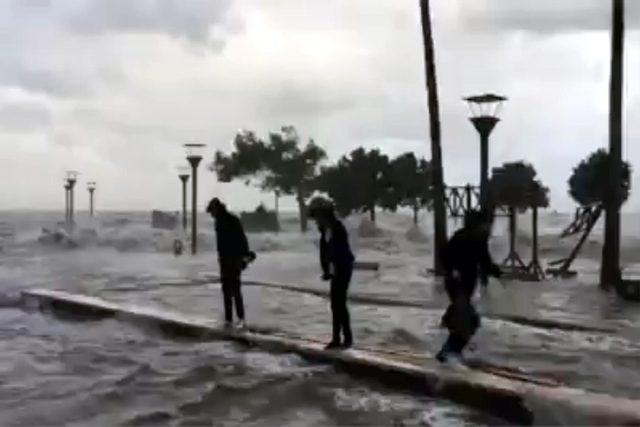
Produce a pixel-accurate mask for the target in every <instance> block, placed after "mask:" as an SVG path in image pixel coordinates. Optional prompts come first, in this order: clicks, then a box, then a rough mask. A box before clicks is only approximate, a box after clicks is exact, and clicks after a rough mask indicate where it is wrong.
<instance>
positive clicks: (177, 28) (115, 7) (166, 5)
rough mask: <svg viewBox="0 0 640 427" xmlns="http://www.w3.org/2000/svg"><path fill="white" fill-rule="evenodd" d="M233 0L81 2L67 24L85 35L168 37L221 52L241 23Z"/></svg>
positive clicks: (72, 9)
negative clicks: (214, 48) (220, 49)
mask: <svg viewBox="0 0 640 427" xmlns="http://www.w3.org/2000/svg"><path fill="white" fill-rule="evenodd" d="M232 3H233V1H232V0H215V1H211V0H136V1H130V0H78V1H76V2H74V3H73V6H72V7H69V6H67V8H66V10H65V13H64V14H65V20H66V23H67V24H68V25H69V27H70V28H71V30H72V31H75V32H77V33H81V34H101V33H109V32H114V33H118V32H120V33H155V34H159V33H166V34H168V35H170V36H172V37H178V38H185V39H187V40H189V41H191V42H193V43H198V44H206V45H209V46H211V47H216V48H219V47H221V45H222V43H223V42H224V40H225V38H226V36H227V35H228V34H229V33H234V32H237V31H238V30H239V29H240V28H241V22H240V21H239V20H238V19H237V18H234V17H233V16H232V15H231V13H230V10H231V6H232Z"/></svg>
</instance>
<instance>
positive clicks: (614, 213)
mask: <svg viewBox="0 0 640 427" xmlns="http://www.w3.org/2000/svg"><path fill="white" fill-rule="evenodd" d="M623 55H624V0H612V31H611V81H610V86H609V181H608V191H607V192H606V198H605V200H604V203H605V231H604V245H603V247H602V260H601V269H600V287H601V288H602V289H605V290H608V289H609V288H610V287H611V286H612V285H613V286H615V287H616V290H619V288H621V286H620V285H621V273H620V204H621V203H620V198H621V194H620V193H621V191H620V187H621V185H620V180H621V178H622V79H623V73H622V71H623Z"/></svg>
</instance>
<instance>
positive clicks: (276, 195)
mask: <svg viewBox="0 0 640 427" xmlns="http://www.w3.org/2000/svg"><path fill="white" fill-rule="evenodd" d="M273 196H274V199H275V200H274V201H275V207H274V208H275V212H276V225H277V229H278V231H280V192H279V191H278V190H275V191H274V192H273Z"/></svg>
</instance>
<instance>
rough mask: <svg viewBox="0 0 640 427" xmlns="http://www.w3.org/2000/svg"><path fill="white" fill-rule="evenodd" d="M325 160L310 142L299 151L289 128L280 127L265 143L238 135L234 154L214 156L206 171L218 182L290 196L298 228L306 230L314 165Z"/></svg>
mask: <svg viewBox="0 0 640 427" xmlns="http://www.w3.org/2000/svg"><path fill="white" fill-rule="evenodd" d="M325 158H326V154H325V152H324V150H323V149H322V148H321V147H319V146H318V145H316V144H315V142H314V141H313V140H312V139H310V140H309V142H308V143H307V144H306V145H305V146H304V147H300V138H299V136H298V133H297V131H296V130H295V128H294V127H293V126H284V127H282V128H281V130H280V131H278V132H271V133H270V134H269V141H268V142H265V141H263V140H262V139H260V138H259V137H258V136H257V135H256V134H255V132H252V131H240V132H238V134H237V135H236V137H235V139H234V151H232V152H231V153H230V154H228V155H227V154H224V153H223V152H221V151H218V152H216V155H215V158H214V161H213V163H212V164H211V165H210V166H209V169H210V170H212V171H214V172H216V174H217V176H218V179H219V180H220V181H221V182H230V181H232V180H234V179H245V184H251V183H252V181H257V185H258V187H260V188H261V189H262V190H265V191H274V192H275V193H276V195H280V194H284V195H292V196H294V197H295V198H296V201H297V203H298V210H299V215H300V228H301V230H302V231H303V232H304V231H306V230H307V209H306V201H307V199H308V198H309V196H310V195H311V193H312V192H313V187H312V186H313V183H314V182H315V180H316V177H317V174H318V165H319V164H320V163H321V162H322V161H323V160H324V159H325Z"/></svg>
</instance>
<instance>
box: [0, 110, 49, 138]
mask: <svg viewBox="0 0 640 427" xmlns="http://www.w3.org/2000/svg"><path fill="white" fill-rule="evenodd" d="M50 125H51V112H50V111H49V109H48V108H46V107H45V106H43V105H41V104H38V103H35V102H22V103H6V104H2V105H0V130H1V131H3V132H10V133H23V132H32V131H37V130H42V129H44V128H47V127H49V126H50Z"/></svg>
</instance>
